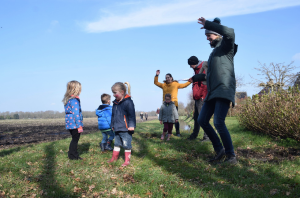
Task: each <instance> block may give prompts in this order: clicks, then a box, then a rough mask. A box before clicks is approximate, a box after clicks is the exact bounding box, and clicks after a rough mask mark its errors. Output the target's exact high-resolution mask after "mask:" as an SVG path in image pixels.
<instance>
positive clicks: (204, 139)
mask: <svg viewBox="0 0 300 198" xmlns="http://www.w3.org/2000/svg"><path fill="white" fill-rule="evenodd" d="M207 141H210V139H209V137H208V135H207V134H206V133H205V132H204V135H203V139H202V140H201V142H207Z"/></svg>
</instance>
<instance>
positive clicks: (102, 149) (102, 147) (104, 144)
mask: <svg viewBox="0 0 300 198" xmlns="http://www.w3.org/2000/svg"><path fill="white" fill-rule="evenodd" d="M105 147H106V143H100V148H101V151H102V152H103V151H105Z"/></svg>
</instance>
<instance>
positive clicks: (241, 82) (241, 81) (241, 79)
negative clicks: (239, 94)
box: [235, 74, 245, 88]
mask: <svg viewBox="0 0 300 198" xmlns="http://www.w3.org/2000/svg"><path fill="white" fill-rule="evenodd" d="M235 84H236V88H241V87H242V86H244V85H245V83H244V76H241V75H238V74H236V75H235Z"/></svg>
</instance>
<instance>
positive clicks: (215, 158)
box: [209, 148, 225, 162]
mask: <svg viewBox="0 0 300 198" xmlns="http://www.w3.org/2000/svg"><path fill="white" fill-rule="evenodd" d="M224 157H225V149H224V148H222V150H220V151H219V152H218V153H217V154H216V155H215V157H213V158H212V159H210V160H209V162H215V161H220V160H221V159H222V158H224Z"/></svg>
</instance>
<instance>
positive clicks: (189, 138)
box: [187, 135, 196, 140]
mask: <svg viewBox="0 0 300 198" xmlns="http://www.w3.org/2000/svg"><path fill="white" fill-rule="evenodd" d="M195 139H196V138H194V137H193V136H192V135H191V136H190V137H188V138H187V140H195Z"/></svg>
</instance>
